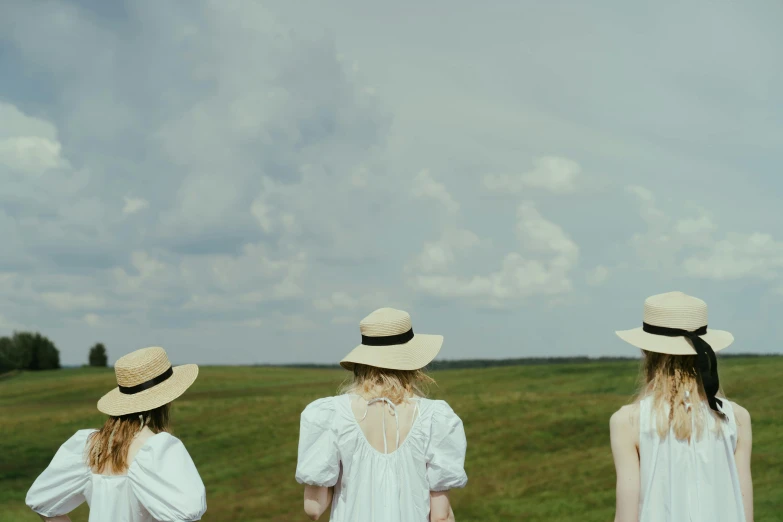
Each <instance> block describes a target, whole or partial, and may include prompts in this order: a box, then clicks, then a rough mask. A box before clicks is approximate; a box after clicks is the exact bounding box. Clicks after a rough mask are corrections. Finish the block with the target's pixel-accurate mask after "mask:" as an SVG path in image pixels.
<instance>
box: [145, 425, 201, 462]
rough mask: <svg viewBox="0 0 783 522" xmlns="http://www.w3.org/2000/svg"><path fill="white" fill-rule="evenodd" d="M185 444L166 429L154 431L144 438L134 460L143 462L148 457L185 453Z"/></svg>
mask: <svg viewBox="0 0 783 522" xmlns="http://www.w3.org/2000/svg"><path fill="white" fill-rule="evenodd" d="M187 453H188V450H187V449H186V448H185V444H183V443H182V441H181V440H179V439H178V438H177V437H175V436H174V435H172V434H171V433H169V432H167V431H161V432H160V433H154V434H152V435H150V436H148V437H147V439H146V440H144V442H143V444H142V446H141V447H140V448H139V452H138V453H137V454H136V458H135V459H134V462H139V463H140V464H141V463H143V462H144V461H145V460H148V459H162V458H163V457H165V456H173V455H178V454H179V455H182V454H187Z"/></svg>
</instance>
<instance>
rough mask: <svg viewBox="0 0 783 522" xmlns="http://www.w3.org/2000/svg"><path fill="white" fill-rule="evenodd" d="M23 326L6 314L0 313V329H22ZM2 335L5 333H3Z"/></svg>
mask: <svg viewBox="0 0 783 522" xmlns="http://www.w3.org/2000/svg"><path fill="white" fill-rule="evenodd" d="M22 329H23V326H22V325H21V324H19V323H17V322H16V321H14V320H12V319H10V318H8V317H7V316H5V315H3V314H0V330H6V331H9V330H22ZM2 335H6V334H5V333H3V334H2Z"/></svg>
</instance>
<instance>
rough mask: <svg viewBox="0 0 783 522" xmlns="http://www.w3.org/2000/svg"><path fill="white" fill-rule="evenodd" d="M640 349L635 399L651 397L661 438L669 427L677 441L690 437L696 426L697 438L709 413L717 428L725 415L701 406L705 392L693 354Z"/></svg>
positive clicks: (667, 432) (666, 433)
mask: <svg viewBox="0 0 783 522" xmlns="http://www.w3.org/2000/svg"><path fill="white" fill-rule="evenodd" d="M642 352H643V354H644V357H643V358H642V363H641V367H640V372H639V380H640V387H639V392H638V394H637V396H636V401H639V400H641V399H643V398H644V397H648V396H652V397H653V414H654V415H655V421H656V422H655V423H656V427H657V429H658V435H659V436H660V437H661V438H665V437H666V436H667V435H668V434H669V430H671V431H672V432H673V433H674V436H675V437H676V438H677V439H678V440H689V439H690V438H691V436H692V435H694V433H693V432H694V429H695V432H696V433H695V435H696V439H699V438H701V436H702V434H703V432H704V428H705V426H707V423H708V420H709V417H708V416H709V415H711V416H712V417H713V418H714V419H715V421H716V422H715V428H716V430H718V429H720V422H718V421H721V420H723V419H724V418H725V417H723V416H721V415H720V414H719V413H718V412H716V411H714V410H712V409H710V408H704V407H700V406H703V405H705V404H707V394H706V393H705V391H704V386H703V384H702V381H701V375H700V373H699V370H698V360H697V356H696V355H670V354H666V353H657V352H648V351H646V350H642ZM719 393H721V394H722V392H719ZM666 405H668V408H667V407H666Z"/></svg>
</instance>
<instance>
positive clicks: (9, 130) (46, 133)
mask: <svg viewBox="0 0 783 522" xmlns="http://www.w3.org/2000/svg"><path fill="white" fill-rule="evenodd" d="M67 166H68V162H67V161H66V160H65V159H64V158H63V157H62V145H61V144H60V142H59V140H58V138H57V129H56V128H55V127H54V125H52V124H51V123H50V122H48V121H46V120H42V119H40V118H35V117H32V116H29V115H27V114H24V113H23V112H22V111H20V110H19V109H18V108H17V107H16V106H14V105H11V104H9V103H4V102H0V169H1V168H2V167H6V168H8V169H10V170H11V171H12V172H14V171H16V172H21V173H23V174H29V175H33V176H39V175H41V174H43V173H44V172H46V171H48V170H52V169H56V168H59V167H67Z"/></svg>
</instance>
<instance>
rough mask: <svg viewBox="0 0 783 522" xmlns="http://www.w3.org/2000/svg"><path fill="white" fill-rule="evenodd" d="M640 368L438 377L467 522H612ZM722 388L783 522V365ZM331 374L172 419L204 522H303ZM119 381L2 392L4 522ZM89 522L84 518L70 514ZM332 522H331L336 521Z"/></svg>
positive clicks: (209, 377) (180, 404)
mask: <svg viewBox="0 0 783 522" xmlns="http://www.w3.org/2000/svg"><path fill="white" fill-rule="evenodd" d="M636 367H637V363H634V362H590V363H583V364H558V365H539V366H513V367H512V366H509V367H498V368H486V369H462V370H445V371H438V372H435V373H434V374H433V376H434V377H435V378H436V379H437V381H438V387H436V388H433V389H432V392H431V396H433V397H436V398H443V399H446V400H447V401H448V402H449V403H450V404H451V405H452V407H453V408H454V410H455V411H456V412H457V413H458V414H459V415H460V416H461V417H462V419H463V420H464V422H465V427H466V432H467V437H468V455H467V463H466V468H467V472H468V477H469V483H468V487H467V488H466V489H464V490H460V491H455V492H453V494H452V502H453V505H454V510H455V513H456V517H457V520H458V521H460V522H467V521H474V522H479V521H480V522H489V521H501V520H502V521H508V520H525V521H531V522H532V521H542V522H543V521H546V522H552V521H557V522H570V521H574V522H576V521H579V522H589V521H602V522H607V521H610V520H612V518H613V516H614V467H613V464H612V457H611V453H610V449H609V432H608V423H609V416H610V415H611V413H612V412H613V411H615V410H616V409H617V408H618V407H619V406H621V405H622V404H624V403H626V402H627V401H628V400H629V399H630V397H631V395H632V393H633V390H634V386H635V385H634V382H635V377H636ZM721 374H722V382H723V384H724V388H725V390H726V393H727V394H728V395H729V397H730V398H731V399H732V400H735V401H737V402H739V403H741V404H743V405H744V406H746V407H747V408H748V409H749V410H750V412H751V415H752V417H753V426H754V454H753V473H754V484H755V493H756V494H755V496H756V502H755V506H756V522H765V521H769V522H772V521H779V520H780V512H781V510H783V489H782V488H781V487H780V486H781V484H782V483H783V446H782V445H781V443H780V433H781V432H782V431H783V415H781V410H780V405H781V404H782V403H783V391H781V388H780V387H779V386H778V383H779V382H780V376H781V375H783V358H731V359H723V360H722V367H721ZM346 375H347V373H346V372H344V371H341V370H329V369H295V368H262V367H234V368H232V367H204V368H202V369H201V374H200V376H199V379H198V380H197V381H196V384H195V385H194V386H193V387H192V388H191V389H190V390H189V391H188V392H187V393H186V394H185V395H184V396H183V397H182V398H181V399H179V400H178V401H176V402H175V407H174V409H173V417H174V426H173V428H174V433H175V435H177V436H178V437H179V438H181V439H182V440H183V442H184V443H185V445H186V446H187V448H188V450H189V451H190V453H191V455H192V456H193V459H194V461H195V462H196V465H197V466H198V469H199V472H200V473H201V476H202V478H203V480H204V483H205V484H206V487H207V495H208V499H207V503H208V506H209V509H208V511H207V514H206V515H205V517H204V519H203V520H205V521H220V522H224V521H225V522H227V521H298V520H307V518H306V517H305V516H304V513H303V512H302V508H301V504H302V502H301V500H302V489H301V487H300V486H299V485H298V484H296V482H295V481H294V469H295V466H296V450H297V435H298V427H299V424H298V422H299V413H300V412H301V410H302V409H303V408H304V406H305V405H306V404H307V403H308V402H310V401H311V400H313V399H315V398H318V397H322V396H327V395H332V394H334V392H335V390H336V389H337V387H338V385H339V384H340V383H341V381H342V379H344V378H345V377H346ZM113 385H114V374H113V372H112V371H111V370H94V369H69V370H60V371H50V372H40V373H23V374H21V375H17V376H13V377H11V378H7V379H2V380H0V412H1V413H2V415H0V433H1V434H2V436H0V522H10V521H13V522H17V521H18V522H24V521H29V522H34V521H36V520H39V519H38V517H37V516H36V515H35V514H33V513H32V512H30V511H29V510H28V509H27V508H26V506H25V505H24V495H25V493H26V491H27V488H28V487H29V486H30V484H31V483H32V481H33V480H34V479H35V477H36V476H37V474H38V473H40V472H41V471H42V470H43V469H44V467H45V466H46V465H47V463H48V462H49V460H50V459H51V457H52V456H53V455H54V452H55V451H56V450H57V447H58V446H59V445H60V444H61V443H62V442H63V441H65V440H66V439H67V438H68V437H69V436H70V435H72V434H73V432H74V431H76V430H77V429H80V428H86V427H98V426H100V424H101V423H102V421H103V416H102V414H100V413H99V412H98V411H97V410H96V409H95V403H96V401H97V400H98V398H99V397H100V396H101V395H102V394H103V393H104V392H106V391H108V390H109V389H110V388H111V387H112V386H113ZM71 518H72V520H74V521H86V520H87V509H86V506H82V507H81V508H80V509H78V510H77V511H75V512H74V513H72V514H71ZM327 518H328V517H327V516H324V517H323V519H324V520H325V519H327Z"/></svg>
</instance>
